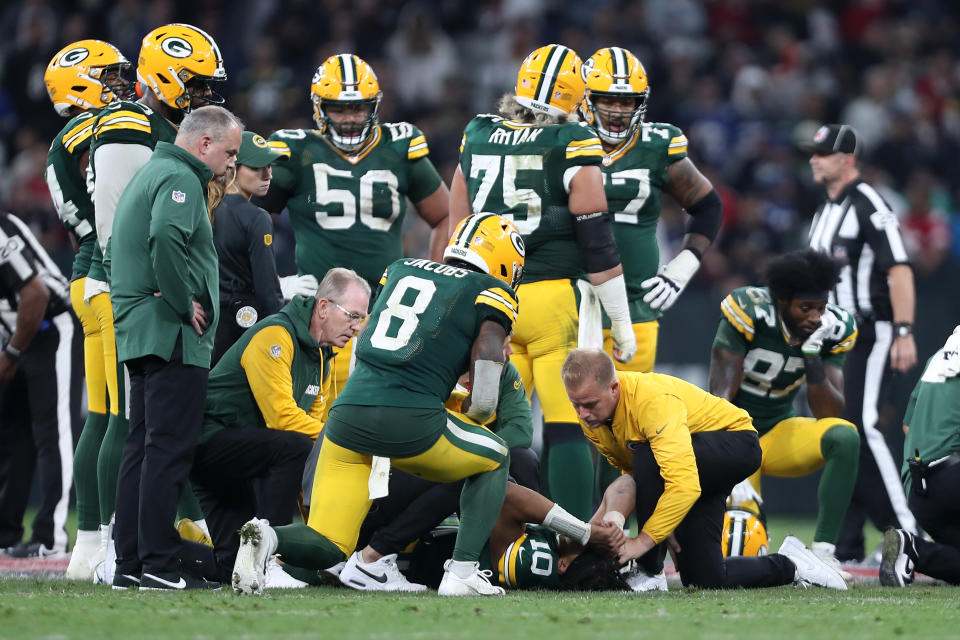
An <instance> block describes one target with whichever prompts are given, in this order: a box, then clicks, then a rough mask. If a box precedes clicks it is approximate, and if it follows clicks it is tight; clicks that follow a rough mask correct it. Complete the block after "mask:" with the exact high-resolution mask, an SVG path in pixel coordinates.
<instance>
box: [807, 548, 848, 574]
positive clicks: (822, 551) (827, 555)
mask: <svg viewBox="0 0 960 640" xmlns="http://www.w3.org/2000/svg"><path fill="white" fill-rule="evenodd" d="M836 550H837V547H836V545H832V544H830V543H829V542H814V543H813V544H812V545H810V551H813V555H815V556H817V557H818V558H820V559H821V560H823V561H824V562H826V563H827V564H828V565H830V568H831V569H833V570H834V571H836V572H837V573H839V574H840V577H841V578H843V581H844V582H851V581H852V580H853V574H851V573H850V572H849V571H844V569H843V567H842V566H841V565H840V561H839V560H837V557H836V556H835V555H834V553H836Z"/></svg>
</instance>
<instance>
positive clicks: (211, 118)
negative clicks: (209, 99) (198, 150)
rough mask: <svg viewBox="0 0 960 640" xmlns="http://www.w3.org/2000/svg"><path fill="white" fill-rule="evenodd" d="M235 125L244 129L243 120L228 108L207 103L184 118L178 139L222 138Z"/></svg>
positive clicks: (179, 140) (178, 132)
mask: <svg viewBox="0 0 960 640" xmlns="http://www.w3.org/2000/svg"><path fill="white" fill-rule="evenodd" d="M233 127H237V128H239V129H240V130H241V131H243V122H242V121H241V120H240V118H238V117H237V116H235V115H233V114H232V113H231V112H230V111H228V110H227V109H224V108H223V107H220V106H216V105H207V106H206V107H200V108H199V109H193V110H192V111H190V113H188V114H187V115H186V116H184V118H183V122H181V123H180V129H179V131H177V141H178V142H185V141H188V140H189V141H193V140H197V139H199V138H201V137H203V136H210V137H211V138H213V139H214V140H220V139H222V138H223V136H225V135H226V134H227V131H229V130H230V129H232V128H233Z"/></svg>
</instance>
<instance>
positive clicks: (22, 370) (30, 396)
mask: <svg viewBox="0 0 960 640" xmlns="http://www.w3.org/2000/svg"><path fill="white" fill-rule="evenodd" d="M82 335H83V334H82V332H80V331H79V330H78V328H77V323H76V320H75V319H74V317H73V315H72V314H70V313H69V312H64V313H61V314H60V315H58V316H56V317H55V318H53V319H52V320H45V321H44V323H43V325H42V327H41V329H40V331H39V332H38V333H37V334H36V336H35V337H34V339H33V341H32V342H31V343H30V346H29V347H28V348H27V349H25V350H24V352H23V355H22V358H21V360H20V364H19V366H18V367H17V372H16V374H15V375H14V377H13V379H12V380H11V381H10V383H9V384H8V385H7V387H6V388H5V389H3V390H2V394H0V442H2V445H0V546H10V545H14V544H17V543H18V542H20V540H21V538H22V537H23V515H24V512H25V511H26V508H27V501H28V499H29V496H30V486H31V484H32V483H33V479H34V473H35V471H37V470H39V477H38V480H39V482H40V490H39V492H38V493H39V494H40V500H41V502H40V507H39V509H38V510H37V515H36V517H35V518H34V521H33V537H32V539H33V541H34V542H41V543H43V544H44V545H46V546H47V547H50V548H53V549H57V550H59V551H66V550H67V532H66V528H65V525H66V520H67V507H68V504H69V500H70V485H71V484H72V482H73V448H74V442H75V439H74V433H75V431H76V428H77V424H76V423H77V418H78V417H79V404H80V385H79V384H77V383H79V382H80V381H81V380H82V375H74V374H75V371H76V367H75V364H78V363H79V354H80V351H79V348H80V345H81V344H82V342H81V340H82Z"/></svg>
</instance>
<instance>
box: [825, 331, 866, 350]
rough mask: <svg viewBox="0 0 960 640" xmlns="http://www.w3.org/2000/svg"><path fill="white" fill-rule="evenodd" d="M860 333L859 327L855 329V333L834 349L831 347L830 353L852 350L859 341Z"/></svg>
mask: <svg viewBox="0 0 960 640" xmlns="http://www.w3.org/2000/svg"><path fill="white" fill-rule="evenodd" d="M859 333H860V330H859V329H854V330H853V333H851V334H850V335H849V336H847V339H846V340H844V341H843V342H841V343H839V344H837V345H836V346H835V347H834V348H833V349H830V353H843V352H845V351H850V349H853V345H855V344H856V343H857V335H858V334H859Z"/></svg>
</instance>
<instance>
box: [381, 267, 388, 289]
mask: <svg viewBox="0 0 960 640" xmlns="http://www.w3.org/2000/svg"><path fill="white" fill-rule="evenodd" d="M385 284H387V272H386V270H384V272H383V275H382V276H380V286H381V287H382V286H383V285H385Z"/></svg>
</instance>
